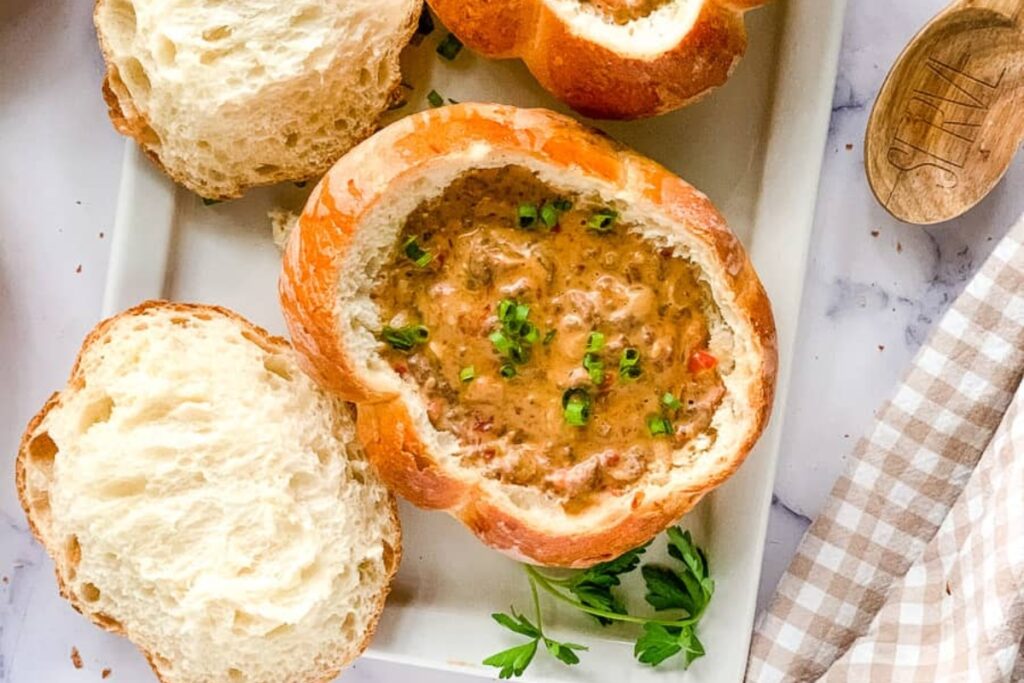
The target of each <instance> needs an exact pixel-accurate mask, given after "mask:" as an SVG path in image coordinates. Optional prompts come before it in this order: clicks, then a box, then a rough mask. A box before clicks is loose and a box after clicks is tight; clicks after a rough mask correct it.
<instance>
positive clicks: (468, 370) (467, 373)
mask: <svg viewBox="0 0 1024 683" xmlns="http://www.w3.org/2000/svg"><path fill="white" fill-rule="evenodd" d="M474 377H476V368H475V367H473V366H472V365H467V366H466V367H464V368H462V369H461V370H459V381H460V382H472V381H473V378H474Z"/></svg>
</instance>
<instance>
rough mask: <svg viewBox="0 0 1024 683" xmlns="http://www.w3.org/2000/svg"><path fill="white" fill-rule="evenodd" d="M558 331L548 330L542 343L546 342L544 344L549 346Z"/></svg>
mask: <svg viewBox="0 0 1024 683" xmlns="http://www.w3.org/2000/svg"><path fill="white" fill-rule="evenodd" d="M557 331H558V330H548V331H547V333H546V334H545V335H544V341H542V342H541V343H542V344H544V346H547V345H548V344H550V343H551V342H552V340H554V338H555V333H556V332H557Z"/></svg>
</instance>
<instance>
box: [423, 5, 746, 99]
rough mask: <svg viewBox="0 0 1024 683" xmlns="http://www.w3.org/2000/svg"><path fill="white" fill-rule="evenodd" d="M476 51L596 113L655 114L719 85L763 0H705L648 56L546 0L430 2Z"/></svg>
mask: <svg viewBox="0 0 1024 683" xmlns="http://www.w3.org/2000/svg"><path fill="white" fill-rule="evenodd" d="M428 2H429V4H430V6H431V8H432V9H433V10H434V11H435V12H436V13H437V15H438V17H439V18H440V19H441V21H442V22H444V24H445V26H447V27H448V28H449V29H451V30H452V32H453V33H455V34H456V35H457V36H459V38H460V39H461V40H462V41H463V42H464V43H465V44H466V45H467V46H468V47H470V48H471V49H473V50H475V51H477V52H480V53H481V54H483V55H485V56H487V57H492V58H499V59H508V58H520V59H522V60H523V61H524V62H525V63H526V65H527V67H528V68H529V69H530V71H531V72H532V73H533V75H534V76H535V77H536V78H537V80H538V81H539V82H540V84H541V85H543V86H544V88H545V89H547V90H548V91H549V92H550V93H551V94H552V95H554V96H555V97H557V98H558V99H560V100H562V101H563V102H565V103H566V104H568V105H569V106H570V107H572V108H573V109H575V110H576V111H578V112H579V113H581V114H583V115H584V116H590V117H593V118H601V119H637V118H646V117H650V116H657V115H659V114H664V113H666V112H669V111H672V110H675V109H679V108H680V107H684V106H686V105H688V104H691V103H692V102H695V101H697V100H699V99H700V98H702V97H703V96H704V95H706V94H707V93H709V92H710V91H711V90H712V89H714V88H716V87H718V86H720V85H722V84H723V83H725V81H726V80H727V79H728V78H729V75H730V74H731V73H732V69H733V67H734V66H735V65H736V63H737V62H738V61H739V59H740V58H741V57H742V56H743V53H744V52H745V51H746V45H747V38H746V29H745V28H744V25H743V13H744V12H745V11H747V10H748V9H751V8H753V7H756V6H758V5H761V4H763V3H764V2H765V0H705V2H704V4H703V6H702V8H701V10H700V13H699V16H698V17H697V20H696V21H695V22H694V24H693V27H692V28H691V30H690V31H689V32H688V33H687V34H686V35H685V36H683V38H682V39H681V40H680V41H679V42H678V43H677V44H676V45H675V46H673V47H672V48H671V49H668V50H665V51H664V52H662V53H660V54H658V55H655V56H653V57H651V58H647V57H643V58H641V57H636V56H630V55H627V54H623V53H622V52H619V51H617V50H616V49H615V46H614V45H602V44H600V43H598V42H595V41H593V40H591V39H589V38H587V37H584V36H580V35H577V34H575V33H573V31H572V30H571V27H570V26H569V25H568V24H567V23H566V22H565V21H564V20H563V19H562V18H560V17H559V16H557V15H556V13H555V12H554V11H552V10H551V8H550V7H549V6H548V4H547V3H546V2H545V0H428Z"/></svg>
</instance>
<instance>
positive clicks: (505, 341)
mask: <svg viewBox="0 0 1024 683" xmlns="http://www.w3.org/2000/svg"><path fill="white" fill-rule="evenodd" d="M488 339H490V340H491V343H492V344H494V348H495V349H496V350H497V351H498V353H499V354H501V355H502V356H507V355H508V354H509V351H511V350H512V340H511V339H509V338H508V337H507V336H506V335H505V333H504V332H503V331H501V330H495V331H494V332H491V334H490V336H489V337H488Z"/></svg>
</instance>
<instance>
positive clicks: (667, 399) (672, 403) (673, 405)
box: [661, 391, 683, 410]
mask: <svg viewBox="0 0 1024 683" xmlns="http://www.w3.org/2000/svg"><path fill="white" fill-rule="evenodd" d="M661 404H662V405H663V406H665V407H666V408H669V409H670V410H679V409H680V408H682V407H683V404H682V403H681V402H680V401H679V399H678V398H676V397H675V396H673V395H672V394H671V393H670V392H668V391H666V392H665V394H664V395H663V396H662V397H661Z"/></svg>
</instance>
